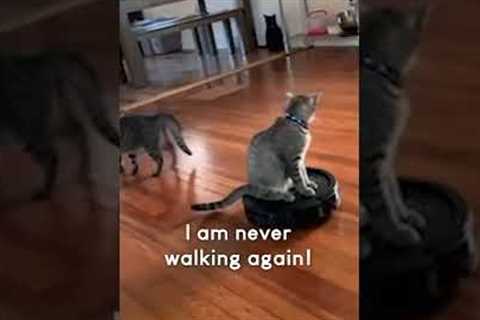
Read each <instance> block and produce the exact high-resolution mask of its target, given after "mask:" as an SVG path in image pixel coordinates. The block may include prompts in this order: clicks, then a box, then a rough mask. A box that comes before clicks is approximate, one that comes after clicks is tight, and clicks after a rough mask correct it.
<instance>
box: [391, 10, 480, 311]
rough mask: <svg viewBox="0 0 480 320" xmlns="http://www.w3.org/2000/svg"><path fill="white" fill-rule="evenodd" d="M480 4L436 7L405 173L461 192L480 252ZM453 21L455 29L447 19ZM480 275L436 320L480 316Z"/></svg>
mask: <svg viewBox="0 0 480 320" xmlns="http://www.w3.org/2000/svg"><path fill="white" fill-rule="evenodd" d="M478 10H480V3H478V2H475V1H459V2H457V3H455V5H452V2H450V1H447V0H440V1H436V2H435V8H434V10H433V11H432V12H431V15H430V19H429V22H428V25H427V29H426V30H425V38H424V42H423V44H422V47H421V50H420V52H419V54H420V56H419V59H418V61H417V64H416V67H415V69H414V70H413V74H412V78H411V82H410V83H409V85H410V89H411V98H412V99H411V116H410V122H409V125H408V128H407V132H406V136H405V138H404V141H403V143H402V146H401V149H400V152H399V160H398V166H399V169H400V173H402V174H405V175H410V176H416V177H423V178H427V179H431V180H434V181H439V182H442V183H446V184H448V185H451V186H453V187H455V188H456V189H457V190H458V191H460V193H461V194H462V195H463V196H464V197H465V198H466V199H467V201H468V202H469V204H470V206H471V208H472V210H473V211H474V213H475V217H476V222H477V223H476V226H477V228H476V229H477V244H478V245H477V247H478V248H479V249H478V250H479V252H480V241H479V240H480V197H479V188H478V182H479V181H480V168H479V166H480V144H479V143H478V141H479V140H480V127H479V119H480V108H479V106H480V81H479V78H478V70H480V44H479V42H478V41H472V39H477V37H478V32H479V31H480V27H479V25H478V19H477V17H476V13H477V12H478ZM447 20H448V24H446V23H445V21H447ZM479 299H480V272H477V274H476V275H475V276H473V277H471V278H469V279H465V281H463V283H462V285H461V287H460V288H459V290H458V293H457V296H456V297H455V298H454V300H453V302H452V303H451V304H449V305H448V306H446V307H445V309H444V310H441V311H440V312H438V313H437V314H434V315H432V316H431V317H426V316H421V317H420V319H422V320H424V319H431V320H432V319H433V320H450V319H462V320H474V319H479V317H480V304H479V303H478V302H479V301H480V300H479Z"/></svg>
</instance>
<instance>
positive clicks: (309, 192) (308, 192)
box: [300, 187, 317, 197]
mask: <svg viewBox="0 0 480 320" xmlns="http://www.w3.org/2000/svg"><path fill="white" fill-rule="evenodd" d="M300 194H301V195H302V196H305V197H313V196H315V195H316V194H317V192H316V191H315V189H313V188H311V187H307V188H303V189H301V190H300Z"/></svg>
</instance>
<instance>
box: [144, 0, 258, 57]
mask: <svg viewBox="0 0 480 320" xmlns="http://www.w3.org/2000/svg"><path fill="white" fill-rule="evenodd" d="M253 1H255V0H253ZM206 4H207V8H208V10H210V11H221V10H228V9H233V8H236V7H238V6H239V5H238V0H206ZM144 13H145V18H154V17H159V16H162V17H181V16H186V15H189V14H195V13H198V8H197V0H186V1H183V2H177V3H171V4H167V5H164V6H161V7H157V8H153V9H149V10H145V11H144ZM232 25H233V33H234V37H236V38H238V36H239V35H238V30H237V26H236V25H235V23H232ZM213 30H214V33H215V39H216V41H217V46H218V47H219V48H228V42H227V38H226V36H225V31H224V28H223V24H222V23H221V22H220V23H215V24H213ZM182 44H183V48H184V49H192V50H193V49H195V42H194V40H193V34H192V31H191V30H185V31H183V32H182Z"/></svg>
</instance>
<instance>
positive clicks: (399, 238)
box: [385, 223, 423, 247]
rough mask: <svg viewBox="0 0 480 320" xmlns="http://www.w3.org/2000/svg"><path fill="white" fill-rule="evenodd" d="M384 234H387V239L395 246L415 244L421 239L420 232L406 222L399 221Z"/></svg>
mask: <svg viewBox="0 0 480 320" xmlns="http://www.w3.org/2000/svg"><path fill="white" fill-rule="evenodd" d="M385 231H386V230H385ZM385 234H387V236H386V237H387V240H388V241H389V242H390V243H391V244H393V245H395V246H397V247H410V246H415V245H418V244H420V243H421V242H422V240H423V239H422V236H421V234H420V233H419V232H418V231H417V230H416V229H415V228H414V227H412V226H411V225H409V224H407V223H399V224H397V225H396V226H395V229H394V230H391V232H385Z"/></svg>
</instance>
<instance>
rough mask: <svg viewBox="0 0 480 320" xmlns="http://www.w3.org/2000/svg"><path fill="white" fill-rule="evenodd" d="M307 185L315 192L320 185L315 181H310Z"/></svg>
mask: <svg viewBox="0 0 480 320" xmlns="http://www.w3.org/2000/svg"><path fill="white" fill-rule="evenodd" d="M307 185H308V186H309V187H310V188H312V189H314V190H318V184H317V183H316V182H315V181H312V180H309V181H308V182H307Z"/></svg>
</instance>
